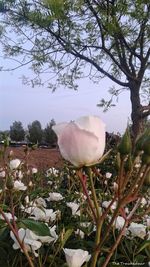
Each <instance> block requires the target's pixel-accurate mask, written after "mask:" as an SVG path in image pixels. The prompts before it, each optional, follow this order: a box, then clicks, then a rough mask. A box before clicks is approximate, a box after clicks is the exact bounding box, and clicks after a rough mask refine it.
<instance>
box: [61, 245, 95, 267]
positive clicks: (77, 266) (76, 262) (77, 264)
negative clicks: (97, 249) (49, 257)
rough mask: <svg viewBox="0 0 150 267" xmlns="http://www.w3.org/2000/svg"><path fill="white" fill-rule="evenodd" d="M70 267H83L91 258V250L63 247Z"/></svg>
mask: <svg viewBox="0 0 150 267" xmlns="http://www.w3.org/2000/svg"><path fill="white" fill-rule="evenodd" d="M63 250H64V252H65V257H66V261H67V264H68V266H69V267H81V266H82V264H83V263H84V262H88V261H89V259H90V257H91V256H90V255H89V252H88V251H86V250H82V249H68V248H65V249H63Z"/></svg>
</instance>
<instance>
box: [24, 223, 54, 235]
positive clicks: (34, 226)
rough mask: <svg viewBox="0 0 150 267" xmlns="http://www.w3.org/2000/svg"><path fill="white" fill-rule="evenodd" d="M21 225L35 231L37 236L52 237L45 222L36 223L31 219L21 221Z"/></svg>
mask: <svg viewBox="0 0 150 267" xmlns="http://www.w3.org/2000/svg"><path fill="white" fill-rule="evenodd" d="M21 223H22V224H24V225H25V227H26V228H28V229H30V230H31V231H33V232H34V233H35V234H36V235H39V236H50V231H49V228H48V226H47V225H46V224H45V223H43V222H36V221H34V220H31V219H24V220H21Z"/></svg>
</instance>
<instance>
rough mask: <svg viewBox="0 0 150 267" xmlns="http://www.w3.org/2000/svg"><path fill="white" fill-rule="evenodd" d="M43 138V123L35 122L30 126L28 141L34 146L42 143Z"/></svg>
mask: <svg viewBox="0 0 150 267" xmlns="http://www.w3.org/2000/svg"><path fill="white" fill-rule="evenodd" d="M42 137H43V130H42V126H41V123H40V122H39V121H38V120H35V121H33V122H32V123H31V124H29V125H28V134H27V139H28V141H29V142H31V143H34V144H38V143H41V141H42Z"/></svg>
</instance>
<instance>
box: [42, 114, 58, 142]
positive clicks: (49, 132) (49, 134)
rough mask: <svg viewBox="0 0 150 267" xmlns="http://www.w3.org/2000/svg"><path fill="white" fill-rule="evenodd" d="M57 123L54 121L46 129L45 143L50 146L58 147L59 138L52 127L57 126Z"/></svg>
mask: <svg viewBox="0 0 150 267" xmlns="http://www.w3.org/2000/svg"><path fill="white" fill-rule="evenodd" d="M55 124H56V123H55V121H54V120H53V119H52V120H51V122H50V123H48V124H47V126H46V128H45V129H44V141H45V142H46V143H47V144H48V145H50V146H56V142H57V136H56V134H55V132H54V131H53V129H52V127H53V125H55Z"/></svg>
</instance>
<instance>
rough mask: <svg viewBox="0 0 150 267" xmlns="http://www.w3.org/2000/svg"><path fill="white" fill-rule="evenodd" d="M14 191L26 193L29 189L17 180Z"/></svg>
mask: <svg viewBox="0 0 150 267" xmlns="http://www.w3.org/2000/svg"><path fill="white" fill-rule="evenodd" d="M14 189H16V190H19V191H25V190H26V189H27V186H25V185H24V183H22V182H21V181H18V180H16V181H15V182H14Z"/></svg>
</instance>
